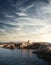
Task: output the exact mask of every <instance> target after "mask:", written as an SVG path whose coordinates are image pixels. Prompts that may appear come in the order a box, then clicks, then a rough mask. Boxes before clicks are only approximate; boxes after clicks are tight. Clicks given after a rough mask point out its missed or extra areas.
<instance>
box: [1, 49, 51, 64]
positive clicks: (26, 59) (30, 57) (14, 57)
mask: <svg viewBox="0 0 51 65" xmlns="http://www.w3.org/2000/svg"><path fill="white" fill-rule="evenodd" d="M0 65H51V62H50V61H45V60H43V59H40V58H39V57H38V56H37V55H36V54H32V50H26V49H23V50H20V49H15V50H10V49H4V48H0Z"/></svg>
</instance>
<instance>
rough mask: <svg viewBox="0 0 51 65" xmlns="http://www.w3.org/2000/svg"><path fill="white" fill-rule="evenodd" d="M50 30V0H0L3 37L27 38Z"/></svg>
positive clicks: (0, 29)
mask: <svg viewBox="0 0 51 65" xmlns="http://www.w3.org/2000/svg"><path fill="white" fill-rule="evenodd" d="M1 3H2V4H1ZM50 32H51V1H50V0H24V1H23V0H7V1H4V0H3V1H2V0H0V35H1V37H3V36H5V37H7V36H10V35H12V37H13V38H17V37H24V38H25V37H33V36H34V35H36V36H38V35H40V34H47V33H48V34H49V33H50ZM12 37H11V38H12Z"/></svg>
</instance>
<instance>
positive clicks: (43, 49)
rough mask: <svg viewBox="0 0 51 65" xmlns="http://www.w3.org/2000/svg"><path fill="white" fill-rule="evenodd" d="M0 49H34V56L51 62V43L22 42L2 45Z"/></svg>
mask: <svg viewBox="0 0 51 65" xmlns="http://www.w3.org/2000/svg"><path fill="white" fill-rule="evenodd" d="M0 48H6V49H16V48H17V49H33V52H32V53H33V54H35V53H36V54H37V55H38V56H39V57H40V58H44V59H49V60H51V43H47V42H32V43H30V42H29V41H28V42H20V43H13V42H10V43H0Z"/></svg>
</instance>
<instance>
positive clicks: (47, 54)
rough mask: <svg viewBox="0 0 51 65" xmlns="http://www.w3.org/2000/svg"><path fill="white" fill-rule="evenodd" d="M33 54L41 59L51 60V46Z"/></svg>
mask: <svg viewBox="0 0 51 65" xmlns="http://www.w3.org/2000/svg"><path fill="white" fill-rule="evenodd" d="M32 53H36V54H37V55H38V57H40V58H43V59H46V60H51V46H42V47H41V48H39V49H36V50H35V51H34V52H32Z"/></svg>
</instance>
